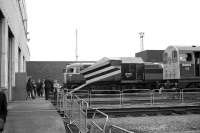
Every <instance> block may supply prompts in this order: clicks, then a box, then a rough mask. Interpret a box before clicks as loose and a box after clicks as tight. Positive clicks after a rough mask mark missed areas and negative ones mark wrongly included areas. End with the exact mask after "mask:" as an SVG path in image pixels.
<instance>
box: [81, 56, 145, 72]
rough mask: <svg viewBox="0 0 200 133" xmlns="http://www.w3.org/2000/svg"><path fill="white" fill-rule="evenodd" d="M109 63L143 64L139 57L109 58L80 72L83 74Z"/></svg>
mask: <svg viewBox="0 0 200 133" xmlns="http://www.w3.org/2000/svg"><path fill="white" fill-rule="evenodd" d="M110 61H121V63H137V64H139V63H144V62H143V60H142V58H140V57H110V58H107V57H104V58H102V59H100V60H99V61H97V62H96V63H95V64H93V65H91V66H90V67H88V68H86V69H84V70H83V71H81V72H82V73H84V72H87V71H90V70H92V69H95V68H98V67H101V66H103V65H106V64H109V63H110Z"/></svg>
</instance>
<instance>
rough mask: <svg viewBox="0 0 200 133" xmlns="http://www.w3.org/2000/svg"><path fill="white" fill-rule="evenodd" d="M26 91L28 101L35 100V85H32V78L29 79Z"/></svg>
mask: <svg viewBox="0 0 200 133" xmlns="http://www.w3.org/2000/svg"><path fill="white" fill-rule="evenodd" d="M26 91H27V96H26V100H27V99H28V98H33V97H34V96H33V84H32V79H31V77H30V78H29V79H28V82H27V84H26Z"/></svg>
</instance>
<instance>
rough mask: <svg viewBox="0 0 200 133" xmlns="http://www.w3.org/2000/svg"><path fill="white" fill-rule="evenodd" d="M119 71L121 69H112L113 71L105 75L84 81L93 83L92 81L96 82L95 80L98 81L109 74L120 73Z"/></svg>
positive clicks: (109, 75)
mask: <svg viewBox="0 0 200 133" xmlns="http://www.w3.org/2000/svg"><path fill="white" fill-rule="evenodd" d="M120 73H121V70H117V71H114V72H111V73H108V74H105V75H102V76H99V77H96V78H93V79H90V80H87V81H86V83H87V84H90V83H93V82H96V81H100V80H102V79H105V78H108V77H111V76H114V75H117V74H120Z"/></svg>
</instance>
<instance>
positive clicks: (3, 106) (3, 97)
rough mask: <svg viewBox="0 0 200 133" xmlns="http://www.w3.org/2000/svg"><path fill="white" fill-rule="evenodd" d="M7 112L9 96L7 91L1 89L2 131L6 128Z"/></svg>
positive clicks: (0, 128) (0, 114)
mask: <svg viewBox="0 0 200 133" xmlns="http://www.w3.org/2000/svg"><path fill="white" fill-rule="evenodd" d="M7 112H8V110H7V98H6V95H5V93H4V92H3V91H2V90H0V133H2V132H3V130H4V124H5V122H6V116H7Z"/></svg>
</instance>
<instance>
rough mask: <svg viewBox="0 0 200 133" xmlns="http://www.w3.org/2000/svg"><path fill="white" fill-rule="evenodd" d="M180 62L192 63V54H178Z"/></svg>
mask: <svg viewBox="0 0 200 133" xmlns="http://www.w3.org/2000/svg"><path fill="white" fill-rule="evenodd" d="M180 61H192V54H191V53H186V54H180Z"/></svg>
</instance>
